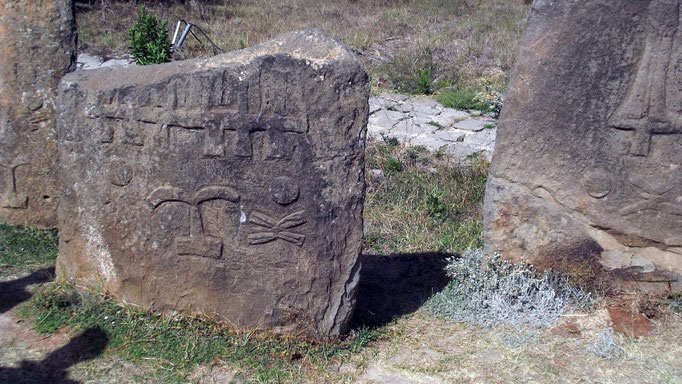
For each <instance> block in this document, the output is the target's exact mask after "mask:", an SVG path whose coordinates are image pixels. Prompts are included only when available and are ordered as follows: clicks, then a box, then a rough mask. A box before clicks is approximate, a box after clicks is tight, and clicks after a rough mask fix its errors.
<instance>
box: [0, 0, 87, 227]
mask: <svg viewBox="0 0 682 384" xmlns="http://www.w3.org/2000/svg"><path fill="white" fill-rule="evenodd" d="M75 52H76V25H75V21H74V17H73V4H72V1H71V0H0V222H10V223H15V224H23V225H29V226H40V227H51V226H54V225H56V223H57V204H58V202H59V196H58V191H57V179H56V174H57V138H56V113H55V97H56V92H57V85H58V84H59V80H60V79H61V78H62V76H64V75H65V74H66V73H67V72H68V71H70V70H71V69H73V68H74V65H75Z"/></svg>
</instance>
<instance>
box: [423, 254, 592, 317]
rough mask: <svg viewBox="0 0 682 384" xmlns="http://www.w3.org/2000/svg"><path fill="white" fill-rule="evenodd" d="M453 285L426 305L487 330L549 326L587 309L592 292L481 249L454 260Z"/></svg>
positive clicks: (451, 263)
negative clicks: (572, 311) (572, 312)
mask: <svg viewBox="0 0 682 384" xmlns="http://www.w3.org/2000/svg"><path fill="white" fill-rule="evenodd" d="M446 270H447V273H448V276H449V277H450V278H451V279H452V281H451V283H450V284H449V285H448V286H447V287H446V289H445V290H444V291H442V292H441V293H439V294H437V295H435V296H434V297H433V298H432V299H431V300H430V301H429V303H428V304H427V310H428V311H429V312H431V313H432V314H434V315H437V316H440V317H443V318H447V319H451V320H455V321H462V322H467V323H474V324H479V325H483V326H498V325H511V326H529V327H532V328H543V327H549V326H552V325H553V324H555V323H556V321H557V320H558V318H559V316H561V314H563V313H564V311H565V310H566V309H567V308H569V307H586V306H589V305H590V304H591V302H592V297H591V295H590V294H589V293H585V292H584V291H583V290H581V289H579V288H575V287H573V286H571V285H570V284H569V282H568V279H567V278H566V277H564V276H561V275H559V274H556V273H554V272H552V271H546V272H544V273H539V272H538V271H536V270H535V268H533V267H532V266H530V265H527V264H524V263H510V262H507V261H503V260H501V259H500V257H499V256H498V255H495V256H493V257H491V258H490V259H489V260H486V259H485V257H484V253H483V251H482V250H480V249H478V250H470V251H467V252H466V253H465V254H464V256H463V257H461V258H452V259H450V260H449V264H448V266H447V267H446Z"/></svg>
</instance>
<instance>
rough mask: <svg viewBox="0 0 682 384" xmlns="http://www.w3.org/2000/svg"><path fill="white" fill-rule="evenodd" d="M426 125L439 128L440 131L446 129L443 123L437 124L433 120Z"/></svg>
mask: <svg viewBox="0 0 682 384" xmlns="http://www.w3.org/2000/svg"><path fill="white" fill-rule="evenodd" d="M426 124H428V125H432V126H434V127H436V128H438V129H443V128H445V127H444V126H443V124H441V123H439V122H436V121H433V120H431V121H429V122H428V123H426Z"/></svg>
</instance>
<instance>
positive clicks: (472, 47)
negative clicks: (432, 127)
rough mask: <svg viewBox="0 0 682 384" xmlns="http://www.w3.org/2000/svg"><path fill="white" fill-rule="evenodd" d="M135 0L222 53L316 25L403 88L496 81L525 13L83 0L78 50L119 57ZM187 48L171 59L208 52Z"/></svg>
mask: <svg viewBox="0 0 682 384" xmlns="http://www.w3.org/2000/svg"><path fill="white" fill-rule="evenodd" d="M140 3H143V4H145V6H146V7H147V9H148V10H149V11H150V12H152V13H155V14H157V15H158V16H160V17H161V18H163V19H167V20H168V21H169V23H170V26H171V28H174V26H175V23H176V22H177V21H178V20H179V19H184V20H187V21H188V22H190V23H195V24H197V25H199V26H200V27H201V28H203V29H204V30H205V31H206V33H208V34H209V36H210V37H211V39H212V40H214V41H215V42H216V43H217V44H218V45H219V46H220V47H222V49H224V50H225V51H229V50H235V49H242V48H245V47H249V46H252V45H256V44H259V43H262V42H265V41H267V40H269V39H271V38H273V37H274V36H277V35H278V34H280V33H282V32H286V31H291V30H297V29H305V28H318V29H322V30H325V31H327V32H328V33H329V34H331V35H332V36H333V37H335V38H337V39H340V40H341V41H343V42H344V43H346V45H348V47H349V48H351V49H352V50H353V51H354V52H356V53H357V55H358V57H359V58H360V60H361V61H363V63H364V64H365V67H366V68H367V69H368V71H369V72H370V73H371V74H372V75H373V78H374V83H375V85H380V86H384V87H388V88H392V89H395V90H398V91H402V92H408V93H415V92H427V91H428V92H431V91H437V90H439V89H447V88H452V87H463V86H476V87H479V88H481V89H483V87H484V85H485V84H489V83H494V84H499V85H503V84H504V82H505V81H506V77H507V73H508V71H509V69H510V68H511V65H512V63H513V61H514V52H515V50H516V43H517V41H518V39H519V37H520V36H521V33H522V31H523V27H524V25H525V17H526V14H527V12H528V9H529V6H528V5H527V4H525V2H524V1H521V0H456V1H452V0H400V1H388V0H336V1H331V0H326V1H319V0H281V1H268V0H255V1H246V0H235V1H227V0H212V1H198V0H187V1H175V0H167V1H152V0H148V1H135V2H131V1H120V0H97V1H95V0H90V1H89V2H88V1H85V0H84V1H80V2H78V4H79V6H78V7H77V14H76V16H77V21H78V25H79V44H80V48H81V49H85V50H87V51H91V52H93V53H97V54H100V55H103V56H105V57H106V56H117V55H121V54H124V53H126V52H127V51H128V30H129V29H130V27H131V26H132V25H133V23H134V22H135V19H136V12H137V4H140ZM170 32H171V33H172V32H173V31H170ZM186 44H187V45H186V46H183V49H182V51H181V52H180V54H179V55H177V58H189V57H196V56H207V55H213V54H215V53H216V52H215V51H214V49H213V48H212V47H210V46H203V45H201V44H199V43H197V42H196V41H194V39H193V38H192V37H190V38H188V40H187V43H186ZM420 84H422V86H420ZM424 84H426V85H428V87H424V86H423V85H424Z"/></svg>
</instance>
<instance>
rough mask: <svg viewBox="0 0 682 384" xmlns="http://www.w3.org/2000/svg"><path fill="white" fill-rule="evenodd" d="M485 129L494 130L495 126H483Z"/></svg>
mask: <svg viewBox="0 0 682 384" xmlns="http://www.w3.org/2000/svg"><path fill="white" fill-rule="evenodd" d="M483 128H485V129H495V124H486V125H484V126H483Z"/></svg>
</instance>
